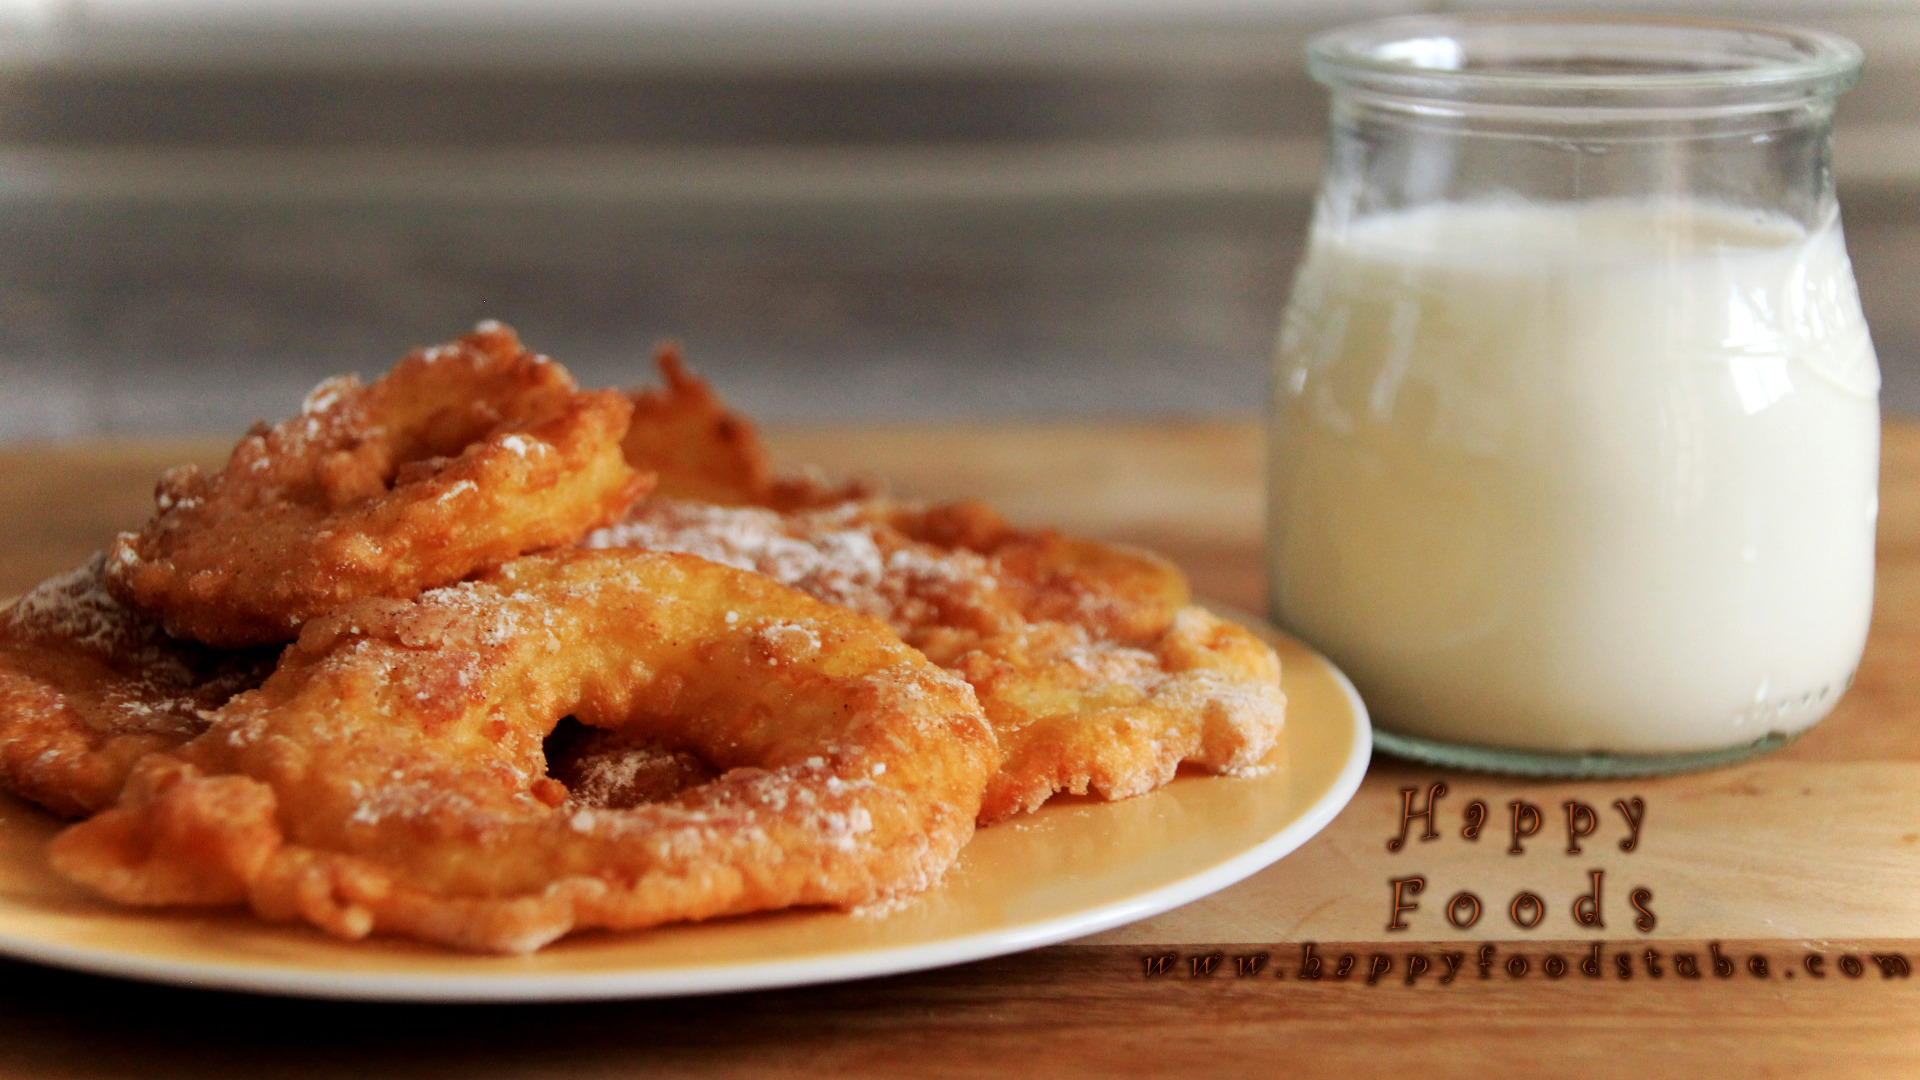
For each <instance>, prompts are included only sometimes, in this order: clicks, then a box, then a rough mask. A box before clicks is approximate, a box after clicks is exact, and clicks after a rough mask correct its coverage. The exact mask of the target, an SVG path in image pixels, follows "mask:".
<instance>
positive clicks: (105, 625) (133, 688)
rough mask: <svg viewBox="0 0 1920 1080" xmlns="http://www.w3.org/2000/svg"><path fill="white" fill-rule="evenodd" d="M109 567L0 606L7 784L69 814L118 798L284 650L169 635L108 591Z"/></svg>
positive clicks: (95, 562) (1, 773)
mask: <svg viewBox="0 0 1920 1080" xmlns="http://www.w3.org/2000/svg"><path fill="white" fill-rule="evenodd" d="M105 566H106V560H105V558H104V557H102V556H100V555H95V556H94V557H93V558H92V559H91V560H89V561H88V562H87V564H86V565H85V566H82V567H80V568H79V569H77V570H72V571H69V572H67V573H65V574H61V575H59V576H58V577H54V578H51V579H49V580H47V581H45V582H42V583H41V584H40V585H38V586H36V587H35V588H34V589H33V590H32V591H31V592H29V593H27V594H26V595H25V596H23V597H21V598H20V599H19V601H18V602H16V603H15V604H14V605H13V606H12V607H11V608H8V609H7V610H6V611H5V612H4V613H0V788H5V789H6V790H8V791H11V792H13V793H14V794H16V795H19V796H21V797H23V798H27V799H31V800H33V801H34V802H37V803H39V804H40V805H41V806H44V807H46V808H47V809H49V810H52V811H53V812H54V813H56V814H63V815H66V816H68V817H79V816H83V815H86V814H91V813H93V812H94V811H96V810H99V809H101V808H102V807H105V806H111V805H112V804H113V801H114V799H116V798H117V797H118V796H119V794H120V788H121V785H122V784H123V783H124V782H125V780H126V776H127V770H128V769H130V768H132V766H133V763H134V762H135V761H137V760H138V759H139V758H140V757H141V756H143V755H145V754H148V753H151V752H152V751H154V750H164V749H169V748H171V747H175V746H179V745H180V744H181V743H184V742H186V741H187V740H188V739H191V738H193V737H194V736H195V735H198V734H199V733H200V732H201V731H203V730H205V728H206V726H207V721H206V713H207V712H208V711H209V710H212V709H217V708H219V707H220V706H222V705H224V704H226V703H227V701H228V700H229V699H230V698H232V697H233V696H234V695H235V694H238V693H240V692H241V691H243V690H250V689H252V688H253V687H256V686H258V685H260V683H261V681H262V680H264V679H265V678H266V677H267V674H268V673H269V672H271V671H272V670H273V662H274V657H275V655H276V653H277V650H261V649H255V650H249V651H245V652H221V651H217V650H214V649H209V648H207V647H206V646H204V645H199V644H197V643H195V642H191V641H180V640H178V639H175V638H170V637H168V636H167V635H166V633H165V632H163V631H162V630H161V629H160V627H159V626H158V625H156V624H155V623H153V622H151V621H150V620H147V619H144V618H142V617H140V616H139V615H136V614H134V613H133V612H131V611H129V610H127V609H126V608H125V607H123V606H122V605H121V604H120V603H119V602H118V601H116V600H114V598H113V597H112V596H110V595H109V594H108V593H107V589H106V585H105V583H104V582H103V581H102V576H103V571H104V569H105Z"/></svg>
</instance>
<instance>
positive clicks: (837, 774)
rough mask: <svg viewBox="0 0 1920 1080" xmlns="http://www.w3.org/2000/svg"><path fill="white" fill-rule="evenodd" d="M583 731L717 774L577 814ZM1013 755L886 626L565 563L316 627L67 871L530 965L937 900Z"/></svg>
mask: <svg viewBox="0 0 1920 1080" xmlns="http://www.w3.org/2000/svg"><path fill="white" fill-rule="evenodd" d="M568 715H571V716H574V717H576V718H578V720H579V721H580V722H582V723H584V724H586V725H589V726H592V727H598V728H605V729H609V730H618V731H621V732H623V733H625V734H626V735H628V736H630V737H632V738H635V739H640V740H651V741H655V742H659V743H661V744H662V745H664V746H666V747H667V748H668V749H669V750H678V751H689V752H692V753H695V754H697V755H698V756H699V757H700V758H702V759H704V760H705V761H708V762H711V763H712V764H713V765H714V767H715V768H717V769H718V770H720V773H719V775H718V777H717V778H715V779H713V780H712V781H711V782H708V783H703V784H699V785H697V786H694V787H690V788H687V789H686V790H684V791H681V792H680V793H679V794H678V795H677V796H675V797H674V798H673V799H672V800H671V801H669V802H660V803H647V804H643V805H639V806H635V807H633V808H631V809H625V810H597V809H589V808H583V807H580V806H578V805H574V804H571V803H569V802H568V801H567V792H566V790H565V789H564V787H563V786H562V785H561V784H560V783H558V782H556V781H555V780H553V779H552V778H551V777H549V776H547V775H546V769H545V761H544V758H543V756H542V741H543V740H544V739H545V738H546V737H547V736H548V734H549V733H550V732H551V731H552V729H553V728H554V725H555V723H556V721H557V720H559V719H560V718H561V717H563V716H568ZM995 757H996V755H995V752H994V743H993V735H992V732H991V730H990V729H989V728H988V727H987V724H986V722H985V719H984V718H983V717H982V715H981V713H980V708H979V705H978V704H977V703H976V702H975V700H974V697H973V693H972V691H971V690H970V689H969V688H968V687H967V685H966V683H965V682H963V681H961V680H960V679H958V678H956V677H954V676H953V675H952V674H950V673H948V672H945V671H942V670H940V669H939V668H937V667H935V666H933V665H932V664H930V663H928V662H927V661H926V659H925V658H924V657H922V656H921V655H920V654H919V653H917V652H915V651H914V650H913V649H911V648H909V647H907V646H906V645H904V644H902V643H901V642H900V641H899V639H898V638H896V637H895V636H894V635H893V634H891V633H889V632H888V631H887V629H886V627H885V626H883V625H881V624H880V623H878V622H876V621H874V620H872V619H868V618H865V617H863V616H859V615H855V614H852V613H850V612H847V611H844V610H842V609H839V608H836V607H833V606H831V605H828V604H823V603H820V602H819V601H817V600H814V599H812V598H810V597H807V596H805V595H802V594H800V593H798V592H795V591H793V590H790V589H787V588H784V587H783V586H780V585H778V584H776V583H774V582H772V581H769V580H767V579H765V578H763V577H760V576H758V575H754V574H747V573H743V572H741V571H738V570H734V569H732V568H729V567H724V566H718V565H715V564H713V563H710V562H706V561H704V560H701V559H696V558H691V557H688V556H685V555H673V554H657V553H647V552H636V551H602V552H587V551H570V552H564V553H553V554H547V555H536V556H529V557H527V558H524V559H520V560H516V561H514V562H511V563H508V564H506V565H504V566H502V567H500V568H498V569H497V570H495V571H493V572H491V573H489V574H488V575H486V576H485V577H484V578H483V579H481V580H479V581H477V582H469V583H464V584H460V585H455V586H451V587H448V588H442V589H436V590H433V591H431V592H428V593H426V594H424V595H422V596H421V597H420V598H419V599H418V600H417V601H413V602H405V601H395V600H385V599H367V600H361V601H358V602H355V603H353V604H350V605H348V606H346V607H344V608H342V609H340V610H338V611H336V612H334V613H333V614H330V615H327V616H324V617H321V618H319V619H316V620H314V621H312V622H310V623H308V624H307V626H306V627H305V628H304V629H303V630H302V631H301V635H300V639H299V641H298V642H297V643H296V644H295V645H294V646H293V647H292V648H290V649H289V650H288V651H287V654H286V656H285V657H284V659H283V660H282V662H281V664H280V667H279V668H278V670H276V671H275V672H274V674H273V676H272V677H271V678H270V679H268V681H267V682H266V684H265V685H264V686H262V687H261V688H260V689H258V690H256V691H253V692H251V693H248V694H243V695H241V696H240V697H238V698H236V699H235V700H234V701H233V702H231V703H230V704H228V705H227V706H226V707H225V708H223V709H221V710H219V711H218V712H217V713H215V714H214V716H213V723H212V726H211V727H210V728H209V729H208V730H207V732H206V733H205V734H203V735H201V736H200V737H199V738H197V739H195V740H194V741H193V742H191V743H188V744H187V745H185V746H183V747H181V748H179V749H178V750H176V751H173V752H171V753H160V754H152V755H149V756H148V757H146V758H145V759H143V760H142V761H141V763H140V764H139V766H138V767H137V768H136V769H135V770H134V773H133V775H132V777H131V778H130V779H129V781H128V783H127V787H126V790H125V792H124V793H123V794H122V796H121V799H120V802H119V804H118V805H117V806H115V807H114V808H112V809H109V810H107V811H105V812H104V813H101V814H100V815H98V816H96V817H94V818H93V819H91V820H89V821H86V822H82V823H80V824H78V825H75V826H73V827H72V828H70V829H68V830H67V831H66V832H64V833H62V834H61V835H60V836H59V837H57V838H56V839H55V841H54V843H53V846H52V858H53V863H54V866H55V867H56V869H58V870H59V871H60V872H61V873H63V874H65V875H66V876H68V877H69V878H71V879H73V880H75V881H77V882H80V883H82V884H84V885H87V886H89V887H91V888H93V889H95V890H97V891H99V892H101V893H102V894H104V895H106V896H108V897H111V898H113V899H115V900H119V901H122V902H125V903H131V904H230V903H237V902H250V903H251V904H252V906H253V909H254V910H255V911H256V912H257V913H259V914H260V915H261V916H263V917H266V918H269V919H276V920H306V921H308V922H311V923H313V924H314V925H316V926H319V927H321V928H322V929H324V930H326V931H328V932H329V933H332V934H336V935H339V936H341V937H345V938H358V937H362V936H364V935H366V934H368V933H370V932H374V931H390V932H397V933H402V934H409V935H412V936H414V937H418V938H423V939H426V940H429V941H435V942H440V943H443V944H447V945H453V946H457V947H460V948H466V949H477V950H492V951H499V952H527V951H530V950H533V949H537V948H539V947H540V946H541V945H543V944H545V943H546V942H549V941H552V940H553V939H555V938H557V937H559V936H561V935H562V934H565V933H567V932H569V931H572V930H577V929H583V928H586V927H608V928H616V929H633V928H640V927H646V926H652V925H655V924H658V923H662V922H668V921H673V920H682V919H706V918H712V917H715V916H720V915H731V914H737V913H743V912H750V911H760V910H765V909H769V908H779V907H786V906H790V905H836V906H851V905H857V904H861V903H865V902H868V901H871V900H874V899H877V898H880V897H885V896H888V895H892V894H896V893H900V892H905V891H910V890H916V889H922V888H925V887H927V886H928V885H930V884H931V883H933V882H934V881H936V880H938V878H939V877H940V875H941V874H942V873H943V872H944V870H945V869H946V867H947V865H948V864H949V863H950V862H951V861H952V860H953V858H954V856H955V854H956V853H957V852H958V851H959V849H960V847H961V846H962V845H963V844H964V843H965V842H966V841H967V839H968V838H969V837H970V836H971V835H972V832H973V827H974V826H973V823H974V818H975V816H976V814H977V813H978V810H979V800H980V794H981V791H982V789H983V788H984V786H985V784H986V780H987V776H988V775H989V774H990V773H991V772H992V770H993V765H994V760H995Z"/></svg>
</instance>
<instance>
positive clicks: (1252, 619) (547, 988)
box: [0, 603, 1373, 1004]
mask: <svg viewBox="0 0 1920 1080" xmlns="http://www.w3.org/2000/svg"><path fill="white" fill-rule="evenodd" d="M1206 607H1207V608H1208V609H1209V610H1212V611H1214V612H1216V613H1218V614H1220V615H1222V616H1224V617H1227V618H1230V619H1233V620H1234V621H1236V622H1240V623H1242V624H1245V625H1249V626H1250V627H1253V628H1257V629H1259V630H1262V631H1265V632H1267V633H1272V634H1276V635H1278V636H1281V637H1284V638H1286V639H1287V640H1289V641H1290V642H1291V643H1293V644H1294V645H1296V646H1298V647H1299V648H1300V649H1302V650H1304V651H1305V652H1307V653H1308V654H1310V655H1311V656H1313V658H1314V659H1315V660H1317V661H1318V662H1319V663H1320V664H1321V665H1322V666H1323V667H1324V668H1325V669H1326V671H1327V673H1328V674H1329V675H1331V676H1332V677H1333V680H1334V682H1335V684H1336V685H1337V686H1339V688H1340V691H1341V693H1342V695H1343V696H1344V697H1345V699H1346V702H1347V706H1348V709H1349V711H1350V715H1351V719H1352V723H1353V739H1352V741H1351V743H1350V745H1349V746H1348V748H1347V756H1346V760H1345V762H1343V763H1342V765H1341V768H1340V772H1339V773H1338V774H1337V775H1336V776H1335V778H1334V781H1333V783H1332V784H1331V785H1330V786H1329V787H1328V788H1327V790H1326V791H1325V792H1324V793H1323V794H1322V795H1321V796H1320V797H1319V798H1318V799H1316V800H1314V802H1313V803H1312V804H1311V805H1310V806H1308V807H1307V809H1306V811H1305V812H1304V813H1302V814H1301V815H1300V816H1299V817H1297V818H1295V819H1294V820H1293V821H1292V822H1289V823H1288V824H1287V825H1286V826H1285V827H1284V828H1282V829H1280V831H1278V832H1276V833H1274V834H1273V835H1272V836H1270V837H1268V838H1267V839H1266V840H1264V841H1261V842H1260V843H1258V844H1255V845H1253V846H1252V847H1249V848H1247V849H1246V850H1244V851H1242V852H1240V853H1239V854H1237V855H1234V856H1233V857H1231V858H1228V859H1226V860H1224V861H1222V862H1220V863H1217V864H1215V865H1214V866H1211V867H1208V868H1207V869H1205V870H1202V871H1200V872H1198V873H1196V874H1191V875H1188V876H1187V877H1184V878H1181V879H1179V880H1177V881H1172V882H1168V883H1167V884H1164V885H1161V886H1159V887H1158V888H1154V889H1150V890H1148V891H1146V892H1144V893H1141V894H1139V895H1137V896H1133V897H1130V898H1128V899H1126V900H1123V901H1120V902H1117V903H1111V904H1106V905H1103V906H1099V907H1095V908H1092V909H1089V910H1086V911H1075V912H1071V913H1069V914H1066V915H1059V916H1055V917H1053V918H1049V919H1043V920H1041V921H1039V922H1035V923H1031V924H1026V925H1022V926H1016V927H1009V928H1005V929H996V930H987V931H981V932H977V933H973V934H968V935H965V936H962V937H957V938H947V939H941V940H936V941H929V942H920V943H917V944H913V945H903V946H895V947H891V948H879V949H870V950H862V951H858V952H851V953H840V954H835V953H827V954H823V955H818V956H808V957H800V958H794V959H786V960H775V961H765V962H748V963H734V964H717V965H710V966H695V967H685V968H667V969H662V968H643V969H637V970H626V971H611V972H591V973H560V974H546V973H541V974H532V973H529V974H525V975H520V974H501V973H498V972H494V973H489V974H476V975H461V974H441V973H436V974H408V973H399V974H396V973H389V972H369V973H359V972H353V971H326V972H320V971H311V970H306V969H302V968H297V967H294V968H287V967H276V966H272V965H248V964H235V963H225V962H219V961H209V962H196V961H192V960H177V959H157V958H150V957H143V956H140V955H138V954H128V953H125V952H121V951H118V950H107V949H99V948H88V947H86V946H81V945H71V944H67V943H64V942H48V941H42V940H39V939H36V938H29V937H20V936H15V935H12V934H8V933H4V932H0V957H9V958H12V959H16V960H25V961H30V962H33V963H39V964H45V965H48V966H52V967H58V968H63V969H66V970H69V971H78V972H84V973H87V974H91V975H105V976H109V977H113V978H122V979H133V980H138V981H143V982H150V983H158V984H163V985H169V986H180V987H187V988H191V989H196V990H212V991H227V992H241V993H254V994H265V995H270V996H277V997H293V998H306V999H314V1000H332V1001H362V1002H396V1003H398V1002H411V1003H420V1004H427V1003H437V1004H478V1003H493V1004H505V1003H515V1002H518V1003H529V1004H531V1003H539V1002H564V1001H596V1000H641V999H646V998H663V997H690V996H698V995H708V994H724V993H732V992H739V991H748V990H776V989H782V988H786V987H793V986H807V985H824V984H828V983H837V982H846V981H849V980H853V979H865V978H876V977H880V976H885V975H901V974H907V973H910V972H915V971H926V970H931V969H934V968H941V967H949V966H952V965H956V964H965V963H971V962H973V961H976V960H986V959H990V958H993V957H996V956H1005V955H1008V954H1010V953H1016V952H1024V951H1026V950H1028V949H1035V948H1040V947H1042V946H1046V945H1056V944H1060V943H1061V942H1065V941H1071V940H1074V939H1076V938H1081V937H1086V936H1088V935H1091V934H1097V933H1100V932H1101V931H1103V930H1111V929H1113V928H1115V927H1118V926H1124V925H1126V924H1128V923H1132V922H1138V921H1139V920H1141V919H1145V918H1149V917H1151V916H1154V915H1159V914H1161V913H1163V912H1166V911H1170V910H1172V909H1174V908H1176V907H1180V906H1181V905H1183V904H1188V903H1192V902H1193V901H1195V900H1199V899H1200V898H1202V897H1205V896H1209V895H1211V894H1213V893H1215V892H1218V891H1220V890H1221V889H1225V888H1227V887H1228V886H1230V885H1234V884H1237V883H1238V882H1240V881H1243V880H1245V879H1246V878H1248V877H1251V876H1252V875H1254V874H1255V873H1257V872H1259V871H1260V870H1263V869H1265V868H1266V867H1268V866H1271V865H1272V864H1274V863H1276V862H1278V861H1280V860H1281V859H1283V858H1285V857H1286V856H1288V855H1290V854H1292V853H1293V852H1294V851H1295V850H1297V849H1298V848H1299V847H1300V846H1301V845H1302V844H1304V843H1306V842H1307V841H1308V840H1309V839H1311V838H1313V837H1314V836H1315V835H1317V834H1318V833H1319V832H1320V831H1321V830H1322V829H1325V828H1326V827H1327V825H1329V824H1331V823H1332V821H1333V819H1334V818H1336V817H1338V816H1339V814H1340V812H1341V811H1342V810H1344V809H1346V806H1347V803H1348V802H1350V801H1351V800H1352V798H1353V796H1354V793H1355V792H1357V791H1358V790H1359V788H1360V782H1361V780H1362V779H1363V778H1364V777H1365V776H1366V772H1367V766H1368V764H1369V763H1370V761H1371V760H1372V753H1373V725H1372V720H1371V717H1370V716H1369V715H1368V712H1367V706H1366V703H1365V702H1364V701H1362V700H1361V698H1360V693H1359V691H1358V690H1356V689H1355V688H1354V685H1353V683H1352V681H1351V680H1349V679H1348V678H1347V675H1346V673H1345V672H1343V671H1341V670H1340V668H1339V667H1338V666H1337V665H1335V664H1334V663H1333V662H1332V661H1331V660H1328V659H1327V658H1326V656H1325V655H1323V654H1322V653H1321V652H1320V651H1319V650H1318V649H1315V648H1314V647H1313V646H1311V645H1308V644H1307V643H1306V642H1304V641H1302V640H1300V639H1299V638H1297V637H1294V636H1293V635H1291V634H1287V633H1286V632H1285V631H1283V630H1280V629H1279V628H1278V627H1276V626H1274V625H1273V623H1271V622H1269V621H1268V620H1266V619H1263V618H1260V617H1258V616H1255V615H1252V614H1251V613H1248V612H1245V611H1241V610H1239V609H1236V608H1233V607H1230V606H1228V605H1224V604H1217V603H1209V604H1207V605H1206Z"/></svg>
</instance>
